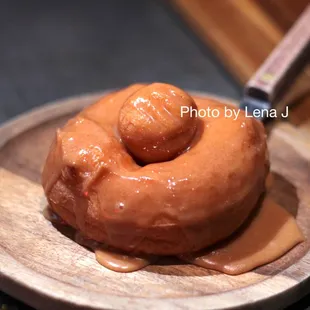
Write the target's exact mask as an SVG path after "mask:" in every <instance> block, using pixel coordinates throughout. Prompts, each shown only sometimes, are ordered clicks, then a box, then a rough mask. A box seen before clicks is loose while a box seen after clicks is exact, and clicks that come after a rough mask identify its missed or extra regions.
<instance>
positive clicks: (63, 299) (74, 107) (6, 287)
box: [0, 89, 310, 309]
mask: <svg viewBox="0 0 310 310" xmlns="http://www.w3.org/2000/svg"><path fill="white" fill-rule="evenodd" d="M112 91H115V89H108V90H105V91H102V92H96V93H89V94H84V95H79V96H72V97H68V98H64V99H60V100H55V101H52V102H50V103H47V104H44V105H41V106H40V107H37V108H34V109H32V110H30V111H28V112H25V113H23V114H20V115H18V116H16V117H14V118H13V119H10V120H8V121H6V122H4V123H2V124H1V125H0V148H2V147H3V146H4V145H5V144H6V143H7V142H8V141H9V140H11V139H13V138H14V137H16V136H17V135H19V134H21V133H22V132H24V131H26V130H29V129H31V128H33V127H36V126H39V125H41V124H43V123H45V122H47V121H50V120H52V119H54V118H57V117H60V116H65V115H67V114H71V113H76V112H78V111H79V110H81V109H82V108H84V107H86V106H87V105H89V104H91V103H93V102H95V101H96V100H98V99H99V98H100V97H102V96H104V95H106V94H108V93H110V92H112ZM189 93H191V94H195V95H200V96H208V97H212V98H214V99H219V100H221V101H224V102H227V103H234V104H237V103H236V101H235V100H230V99H228V98H225V97H221V96H217V95H213V94H210V93H207V92H199V91H189ZM60 107H61V108H60ZM0 257H1V258H2V259H3V260H4V261H6V263H7V264H6V268H3V269H2V268H0V289H1V290H3V291H4V292H6V293H8V294H10V295H12V296H14V297H15V298H18V299H21V300H23V301H24V302H26V303H28V304H33V305H34V303H35V302H36V301H35V300H34V298H33V299H31V298H30V297H29V296H30V295H31V294H35V296H36V297H39V299H38V301H39V302H43V301H45V302H46V298H48V299H50V300H51V301H52V302H53V303H54V304H55V303H56V304H57V305H58V303H60V304H61V305H62V307H63V306H64V305H67V306H71V307H72V306H74V307H77V308H79V307H82V308H83V309H126V308H127V307H128V305H131V306H134V308H135V309H158V307H162V308H163V309H207V308H208V309H210V308H212V309H234V308H239V307H245V306H250V305H251V306H253V305H257V304H258V303H260V302H264V303H265V304H264V307H268V305H271V303H273V302H275V299H277V306H279V307H280V306H281V305H283V306H284V305H287V302H288V300H289V297H288V295H289V296H291V295H292V294H296V298H295V299H297V298H301V297H302V296H303V295H305V294H306V293H309V290H307V288H306V286H307V285H306V282H307V280H308V281H309V277H307V276H306V272H305V273H303V272H298V273H297V275H296V271H297V270H296V268H297V267H296V264H294V265H291V266H289V267H288V268H287V269H285V270H283V271H281V272H280V273H279V274H276V275H274V276H271V277H270V278H267V279H265V280H262V281H260V282H258V283H254V284H251V285H249V286H245V287H243V288H239V289H235V290H229V291H225V292H221V293H216V294H209V295H204V296H193V297H182V298H180V297H176V298H143V297H125V296H119V295H102V294H100V293H98V292H95V291H87V292H86V291H85V290H83V288H81V287H73V286H72V285H70V284H69V283H65V282H59V281H57V280H55V279H53V278H49V277H48V276H46V275H44V274H41V273H38V272H36V271H34V270H32V269H30V268H29V267H27V266H25V265H23V264H21V263H20V262H19V261H17V260H16V259H15V258H14V257H12V256H11V255H10V254H8V253H7V252H6V251H5V248H4V247H3V246H2V245H1V244H0ZM309 263H310V251H308V252H307V253H306V254H305V255H304V256H303V257H302V258H301V259H300V260H299V261H298V268H299V269H303V268H302V267H303V266H304V265H305V267H306V266H307V265H309ZM25 269H27V271H28V273H27V276H25V274H24V271H25ZM304 270H306V271H307V269H306V268H304ZM290 273H292V274H294V278H289V277H288V275H289V274H290ZM20 274H24V275H23V277H22V278H21V277H20V276H19V275H20ZM284 277H285V280H286V281H283V279H284ZM38 278H39V279H44V285H45V286H44V287H42V286H41V287H37V286H34V285H33V284H35V283H36V279H38ZM288 279H289V280H290V281H288ZM47 283H48V284H49V285H50V286H51V287H55V285H56V284H57V287H58V288H60V287H62V290H61V291H63V292H69V291H70V292H71V294H72V296H73V297H74V299H71V298H70V294H66V295H64V294H60V290H54V291H53V290H51V289H47ZM266 287H267V288H269V289H268V290H266ZM10 288H11V289H10ZM21 288H22V289H24V290H25V289H26V291H27V292H28V294H26V296H25V294H18V293H16V292H17V291H20V289H21ZM262 288H264V289H263V290H262ZM14 290H15V291H14ZM51 292H52V293H51ZM262 292H264V293H262ZM83 293H84V294H83ZM255 296H256V298H255ZM257 296H259V299H258V298H257ZM215 297H216V298H215ZM40 305H42V304H40ZM34 306H36V305H34ZM53 307H54V305H53ZM53 307H49V306H48V305H46V309H52V308H53ZM63 309H65V308H63Z"/></svg>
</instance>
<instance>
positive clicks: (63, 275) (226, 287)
mask: <svg viewBox="0 0 310 310" xmlns="http://www.w3.org/2000/svg"><path fill="white" fill-rule="evenodd" d="M99 96H100V95H93V96H85V97H80V98H73V99H69V100H66V101H63V102H58V103H56V104H55V105H48V106H45V107H42V108H40V109H38V110H36V111H33V112H31V113H28V114H26V115H24V116H21V117H19V118H18V119H15V120H13V121H12V122H9V123H7V124H6V125H4V126H3V127H2V128H1V129H0V139H1V140H0V166H1V167H2V168H0V289H2V290H4V291H5V292H7V293H9V294H11V295H13V296H15V297H17V298H20V299H22V300H23V301H25V302H27V303H29V304H30V305H32V306H34V307H36V308H39V309H56V308H57V307H58V308H61V309H73V308H74V309H76V308H80V309H128V308H132V309H160V308H163V309H210V308H212V309H220V308H234V307H238V306H257V305H259V306H261V307H264V309H265V308H274V307H282V306H284V305H288V304H290V303H292V302H294V301H295V300H296V299H298V298H300V297H301V296H302V295H303V294H305V293H307V288H306V284H307V283H309V281H308V277H309V270H310V269H309V264H310V253H309V252H308V251H309V248H310V243H309V241H307V242H304V243H302V244H300V245H298V246H297V247H295V248H294V249H293V250H292V251H290V252H289V253H288V254H286V255H285V256H284V257H282V258H280V259H278V260H277V261H275V262H273V263H271V264H268V265H266V266H262V267H260V268H257V269H255V270H254V271H252V272H249V273H246V274H243V275H240V276H227V275H224V274H220V273H218V272H214V271H208V270H205V269H202V268H199V267H195V266H191V265H187V264H184V263H181V262H179V261H177V260H175V259H172V258H165V259H162V260H161V261H159V263H158V264H157V265H154V266H149V267H147V268H145V269H144V270H141V271H138V272H135V273H129V274H121V273H115V272H113V271H110V270H107V269H105V268H103V267H102V266H100V265H99V264H98V263H97V262H96V260H95V257H94V254H93V253H92V252H90V251H89V250H87V249H85V248H84V247H82V246H80V245H78V244H76V243H75V242H74V241H72V240H71V239H70V238H69V237H68V232H66V231H63V230H62V231H59V230H57V229H56V227H54V226H53V225H52V224H51V223H49V222H48V221H46V220H45V219H44V217H43V216H42V209H43V208H44V206H45V205H46V200H45V198H44V195H43V190H42V188H41V186H40V184H39V180H40V171H41V167H42V164H43V161H44V158H45V156H46V154H47V151H48V147H49V144H50V141H51V139H52V137H53V135H54V132H55V129H56V128H57V127H59V126H61V125H62V124H63V123H64V122H65V121H66V120H67V119H68V117H70V115H71V114H72V113H74V112H76V111H77V110H78V109H80V108H81V107H83V106H85V105H87V104H89V103H91V102H93V101H95V100H96V99H97V98H99ZM305 132H306V129H304V131H302V132H300V131H298V130H297V129H296V128H294V127H292V126H290V125H288V124H279V125H277V127H276V128H274V129H273V131H272V133H271V135H270V137H269V147H270V151H271V162H272V171H273V174H274V180H275V181H274V184H273V188H272V193H271V195H272V197H273V198H274V199H275V200H276V201H277V202H278V203H279V204H281V205H283V206H284V207H285V208H287V209H288V211H289V212H291V213H292V214H293V215H294V216H296V219H297V221H298V224H299V226H300V227H301V229H302V230H303V233H304V234H305V236H307V238H308V240H310V227H309V225H307V222H308V221H309V218H310V209H309V206H310V186H309V184H310V182H309V181H310V180H309V178H310V166H309V161H310V146H309V144H308V141H307V139H306V138H305V137H306V134H305Z"/></svg>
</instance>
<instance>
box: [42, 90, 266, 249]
mask: <svg viewBox="0 0 310 310" xmlns="http://www.w3.org/2000/svg"><path fill="white" fill-rule="evenodd" d="M142 86H143V85H132V86H130V87H128V88H126V89H123V90H120V91H118V92H115V93H112V94H110V95H108V96H106V97H104V98H102V99H101V100H100V101H99V102H98V103H96V104H94V105H92V106H90V107H88V108H86V109H85V110H84V111H82V112H81V113H80V114H78V115H77V116H76V117H75V118H73V119H71V120H70V121H69V122H68V123H67V124H66V125H65V126H64V128H62V129H60V130H58V132H57V134H56V138H55V140H54V142H53V144H52V146H51V149H50V153H49V155H48V158H47V161H46V165H45V168H44V171H43V178H42V179H43V186H44V189H45V193H46V195H47V198H48V200H49V203H50V205H51V207H52V209H53V210H54V211H55V212H56V213H57V214H59V215H60V216H61V217H62V218H63V219H64V220H65V221H66V222H67V223H69V224H70V225H71V226H73V227H75V228H76V229H78V230H80V231H82V232H83V233H84V234H85V235H86V236H87V237H89V238H92V239H94V240H97V241H99V242H105V243H107V244H109V245H112V246H114V247H116V248H119V249H122V250H124V251H130V252H133V251H134V252H137V253H140V252H142V253H150V254H158V255H175V254H181V253H185V252H191V251H197V250H200V249H202V248H205V247H206V246H209V245H212V244H214V243H215V242H218V241H220V240H222V239H224V238H226V237H228V236H230V235H231V234H232V233H233V232H234V231H235V230H236V229H237V228H238V227H239V226H240V225H241V224H242V223H243V222H244V221H245V219H246V218H247V217H248V215H249V213H250V212H251V211H252V210H253V208H254V207H255V205H256V203H257V200H258V198H259V196H260V195H261V193H262V192H263V190H264V182H265V177H266V174H267V172H268V168H269V163H268V156H267V147H266V139H265V132H264V128H263V126H262V124H261V123H259V122H258V121H256V120H255V119H252V118H247V117H245V115H244V114H243V113H240V114H239V116H238V118H237V119H236V120H233V119H230V118H226V117H224V115H223V113H221V115H220V116H219V117H217V118H214V117H200V118H199V122H200V124H201V125H200V126H199V128H197V130H196V134H195V137H194V138H193V141H194V143H193V145H192V146H191V148H190V149H189V150H188V151H187V152H184V153H182V154H180V155H179V156H177V157H176V158H174V159H173V160H171V161H167V162H159V163H153V164H148V165H145V166H140V165H139V164H138V163H136V162H135V160H134V158H133V157H132V156H131V155H130V154H129V153H128V151H127V149H126V146H125V145H124V144H123V142H122V140H121V138H120V136H119V134H118V128H117V124H118V119H119V111H120V109H121V107H122V106H123V104H124V102H125V101H126V100H127V99H128V98H129V97H130V96H131V95H133V94H134V93H135V92H137V91H138V90H139V89H141V87H142ZM193 99H194V101H195V103H196V105H197V107H198V108H200V109H203V108H205V109H206V108H214V109H217V110H219V111H223V110H224V107H225V106H224V105H223V104H222V103H221V102H218V101H215V100H212V99H209V98H198V97H193Z"/></svg>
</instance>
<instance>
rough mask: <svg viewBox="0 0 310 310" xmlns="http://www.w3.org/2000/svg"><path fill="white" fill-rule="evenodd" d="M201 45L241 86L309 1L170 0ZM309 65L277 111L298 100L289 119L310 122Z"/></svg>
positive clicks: (295, 122) (297, 121)
mask: <svg viewBox="0 0 310 310" xmlns="http://www.w3.org/2000/svg"><path fill="white" fill-rule="evenodd" d="M170 2H171V3H172V4H173V6H174V7H175V8H176V10H177V11H178V12H180V14H181V15H182V16H183V17H184V19H185V20H186V21H187V22H188V24H189V25H190V26H191V27H192V28H193V30H194V31H195V32H196V33H197V34H198V36H199V37H200V38H201V40H202V41H203V42H205V43H206V45H208V46H209V47H211V48H212V49H213V50H214V52H215V53H216V54H217V56H218V57H219V58H220V59H221V61H222V62H223V63H224V64H225V65H226V67H227V68H228V69H229V70H230V72H231V73H232V74H233V75H234V76H235V77H236V78H237V79H238V80H239V81H240V82H241V83H242V84H244V83H246V82H247V81H248V80H249V78H250V77H251V76H252V75H253V74H254V73H255V71H256V70H257V69H258V68H259V66H260V65H261V64H262V63H263V61H264V60H265V59H266V58H267V57H268V55H269V54H270V53H271V51H272V50H273V48H274V47H275V46H276V45H277V44H278V43H279V42H280V40H281V39H282V38H283V36H284V34H285V33H286V31H287V30H288V29H289V28H290V27H291V26H292V24H293V23H294V21H295V20H296V19H297V18H298V16H299V14H300V13H301V12H302V11H303V9H304V8H305V7H306V6H307V4H309V0H297V1H290V0H283V1H282V0H240V1H230V0H227V1H205V0H191V1H186V0H170ZM309 85H310V67H309V66H308V67H307V68H306V69H305V70H304V72H303V73H302V74H301V75H300V76H299V77H298V79H297V80H296V81H295V83H294V85H293V87H291V88H290V89H289V91H288V93H287V95H286V96H285V98H283V100H282V102H281V104H280V108H281V107H283V106H285V105H288V104H292V103H296V102H298V107H296V108H295V107H293V108H292V111H291V120H292V122H293V123H294V124H296V125H299V124H302V123H304V122H307V121H309V119H310V114H309V113H307V112H309V111H310V95H309V92H310V87H309Z"/></svg>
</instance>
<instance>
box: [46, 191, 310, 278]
mask: <svg viewBox="0 0 310 310" xmlns="http://www.w3.org/2000/svg"><path fill="white" fill-rule="evenodd" d="M43 215H44V216H45V218H46V219H47V220H49V221H52V222H53V223H55V224H61V225H64V224H65V222H64V221H63V220H62V219H61V218H60V217H59V216H58V215H57V214H55V213H54V212H53V211H52V210H51V209H50V208H45V209H44V211H43ZM74 240H75V241H76V242H77V243H78V244H81V245H82V246H85V247H87V248H89V249H91V250H93V251H94V252H95V255H96V259H97V261H98V263H99V264H101V265H102V266H104V267H106V268H108V269H110V270H113V271H116V272H133V271H137V270H140V269H142V268H144V267H146V266H148V265H150V264H153V263H155V262H156V261H157V260H158V258H159V257H158V256H155V255H142V256H141V255H140V256H136V255H129V254H128V253H124V252H122V251H120V250H118V249H114V248H112V247H109V246H106V245H103V244H100V243H98V242H96V241H94V240H91V239H89V238H87V237H85V236H83V234H81V233H80V232H78V231H77V232H76V233H75V237H74ZM302 241H304V236H303V234H302V233H301V231H300V230H299V228H298V226H297V224H296V221H295V219H294V217H293V216H292V215H291V214H290V213H288V212H287V211H286V210H285V209H284V208H282V207H280V206H279V205H277V204H276V203H275V202H274V201H272V200H271V199H270V198H268V197H267V198H265V199H264V200H263V201H262V203H261V205H260V206H259V207H258V208H257V209H256V210H255V211H254V212H253V214H252V215H251V216H250V217H249V219H248V220H247V221H246V222H245V223H244V225H242V227H241V228H240V229H239V230H238V231H237V232H236V233H235V234H233V235H232V236H231V237H230V238H229V239H227V240H225V241H223V242H221V243H220V244H218V245H215V246H213V247H211V248H209V249H204V250H202V251H200V252H197V253H188V254H182V255H179V256H178V257H179V259H181V260H183V261H185V262H187V263H191V264H193V265H197V266H200V267H203V268H207V269H211V270H217V271H220V272H223V273H225V274H229V275H238V274H242V273H245V272H248V271H250V270H252V269H254V268H256V267H259V266H261V265H265V264H267V263H270V262H272V261H274V260H275V259H277V258H279V257H281V256H282V255H283V254H285V253H286V252H287V251H289V250H290V249H291V248H293V247H294V246H295V245H297V244H298V243H300V242H302Z"/></svg>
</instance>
